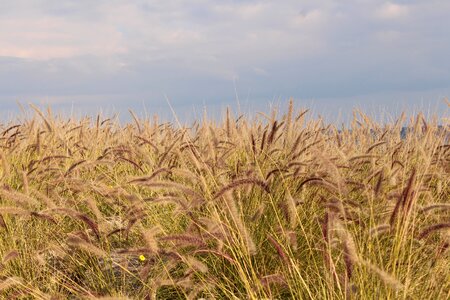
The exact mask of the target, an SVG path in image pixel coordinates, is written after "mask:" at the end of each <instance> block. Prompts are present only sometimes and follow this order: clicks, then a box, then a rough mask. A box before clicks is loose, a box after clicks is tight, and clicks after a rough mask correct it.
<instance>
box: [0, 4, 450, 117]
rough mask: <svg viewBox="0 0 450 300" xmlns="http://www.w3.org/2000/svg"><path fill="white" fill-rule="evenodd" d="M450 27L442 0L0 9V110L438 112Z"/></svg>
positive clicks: (444, 91) (447, 69) (447, 75)
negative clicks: (278, 106)
mask: <svg viewBox="0 0 450 300" xmlns="http://www.w3.org/2000/svg"><path fill="white" fill-rule="evenodd" d="M30 3H33V4H30ZM449 28H450V1H447V0H427V1H390V2H388V1H387V2H385V1H377V0H364V1H361V0H359V1H358V0H353V1H351V0H343V1H321V0H314V1H313V0H311V1H308V0H302V1H299V0H284V1H213V0H194V1H171V0H165V1H138V0H136V1H118V0H116V1H113V0H111V1H106V0H105V1H87V0H76V1H62V0H59V1H58V0H42V1H24V0H22V1H20V0H15V1H7V0H0V104H1V105H0V107H1V108H3V109H13V107H15V106H16V104H15V101H16V100H20V101H22V102H24V103H27V102H34V103H50V104H52V105H54V106H59V107H70V106H72V105H74V106H76V107H80V108H82V109H85V110H86V109H87V110H93V109H94V108H95V109H97V108H101V107H103V108H105V107H107V106H108V105H109V106H108V107H111V105H112V106H113V107H115V108H116V109H118V110H121V109H124V108H127V107H132V108H136V107H143V105H144V104H145V106H146V107H148V108H149V109H150V110H152V109H154V110H164V109H167V103H166V100H165V97H164V95H165V94H166V95H167V96H168V97H169V99H170V101H171V102H172V105H173V106H174V107H175V108H186V107H193V106H202V105H203V104H206V105H207V106H225V105H228V104H234V103H235V102H236V101H235V98H236V91H237V94H238V97H239V98H240V101H241V102H245V101H248V102H249V103H253V105H257V106H258V107H262V108H265V107H267V104H268V103H269V102H276V101H278V99H281V102H282V103H283V101H284V100H286V99H287V98H288V97H290V96H293V97H294V98H295V99H297V100H298V102H299V103H304V104H305V105H307V104H311V105H318V106H319V107H320V106H323V107H332V108H337V109H338V108H343V109H344V110H345V109H346V108H348V106H352V105H359V106H360V107H363V108H364V107H369V106H371V105H372V106H373V105H375V103H376V101H378V100H380V101H381V102H382V104H383V105H385V106H387V107H393V105H395V106H396V107H397V108H398V107H399V105H400V104H399V103H403V104H401V105H409V104H414V105H419V104H421V105H425V106H427V105H434V104H433V103H438V102H439V99H440V98H442V97H445V96H448V93H449V91H450V59H449V58H448V56H449V53H450V38H449ZM390 103H391V104H390Z"/></svg>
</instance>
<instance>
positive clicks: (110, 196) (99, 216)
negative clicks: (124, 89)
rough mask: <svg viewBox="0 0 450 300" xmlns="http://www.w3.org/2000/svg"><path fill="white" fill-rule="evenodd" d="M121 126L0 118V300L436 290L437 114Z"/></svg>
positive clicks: (449, 167)
mask: <svg viewBox="0 0 450 300" xmlns="http://www.w3.org/2000/svg"><path fill="white" fill-rule="evenodd" d="M133 118H134V121H133V122H131V123H129V124H122V125H121V124H120V123H119V122H117V121H116V120H114V119H103V118H102V117H101V116H99V117H98V118H97V119H89V118H86V119H82V120H70V119H61V118H58V117H55V116H52V115H51V113H49V112H45V113H43V112H41V111H39V110H36V113H35V115H34V117H29V118H25V119H24V120H23V121H20V122H17V123H9V124H1V125H0V145H1V148H0V298H1V299H17V298H18V299H86V298H87V299H91V298H92V299H201V298H203V299H449V298H450V271H449V270H450V260H449V258H450V257H449V256H450V254H449V252H450V251H449V243H450V145H449V136H450V128H449V123H448V120H447V119H440V120H429V119H426V118H425V117H424V116H423V115H422V114H418V115H415V116H412V117H402V118H400V119H398V120H394V121H393V122H392V123H390V124H383V125H381V124H377V123H375V122H373V121H372V120H371V119H370V118H369V117H368V116H366V115H364V114H363V113H361V112H356V113H355V116H354V119H353V121H352V122H351V125H349V126H348V128H343V127H336V126H335V125H333V124H326V123H325V122H324V121H323V120H321V119H311V118H310V114H309V113H308V112H307V111H306V110H297V109H295V108H294V107H293V105H292V102H291V103H290V105H289V108H288V110H287V112H286V113H285V114H284V115H278V114H277V112H276V111H275V110H274V111H272V112H271V113H269V115H265V114H258V115H257V116H256V117H254V118H252V119H249V118H246V117H240V116H235V115H234V114H233V113H231V112H230V111H227V112H226V113H224V117H223V120H221V121H218V120H208V119H206V118H205V119H202V120H198V121H196V122H194V123H193V124H192V125H191V126H179V125H178V124H176V123H175V124H170V123H160V122H159V121H158V119H157V118H156V117H155V118H153V119H149V120H139V119H138V118H137V117H136V116H134V114H133ZM403 126H407V127H408V130H407V131H406V132H407V133H406V136H401V134H400V133H401V131H402V127H403Z"/></svg>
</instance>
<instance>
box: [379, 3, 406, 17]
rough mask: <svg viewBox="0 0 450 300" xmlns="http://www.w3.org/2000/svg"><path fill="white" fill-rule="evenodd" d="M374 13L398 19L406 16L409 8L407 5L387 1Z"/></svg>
mask: <svg viewBox="0 0 450 300" xmlns="http://www.w3.org/2000/svg"><path fill="white" fill-rule="evenodd" d="M376 14H377V16H378V17H380V18H383V19H399V18H403V17H406V16H408V14H409V8H408V6H407V5H402V4H395V3H391V2H388V3H385V4H383V5H382V6H381V7H380V8H379V9H378V10H377V12H376Z"/></svg>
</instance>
